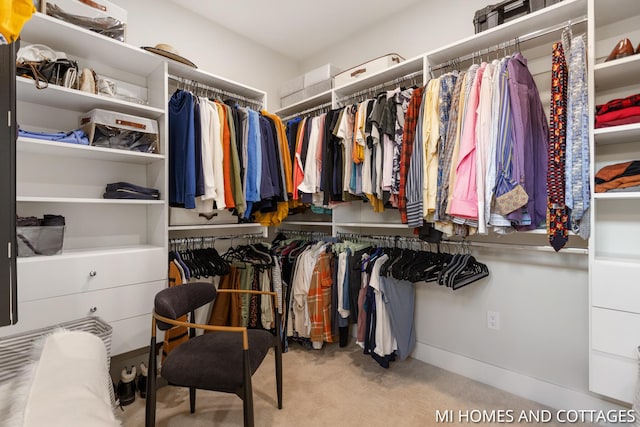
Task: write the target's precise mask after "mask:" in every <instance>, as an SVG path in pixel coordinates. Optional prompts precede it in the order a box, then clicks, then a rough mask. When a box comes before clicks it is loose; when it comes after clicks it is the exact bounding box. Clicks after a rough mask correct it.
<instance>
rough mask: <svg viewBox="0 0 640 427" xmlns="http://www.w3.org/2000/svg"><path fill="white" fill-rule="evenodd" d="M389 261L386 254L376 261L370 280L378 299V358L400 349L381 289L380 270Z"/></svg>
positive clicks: (375, 349) (376, 351) (376, 349)
mask: <svg viewBox="0 0 640 427" xmlns="http://www.w3.org/2000/svg"><path fill="white" fill-rule="evenodd" d="M388 259H389V256H388V255H386V254H385V255H382V256H381V257H379V258H378V259H376V260H375V263H374V264H373V269H372V270H371V278H370V279H369V286H371V287H372V288H373V292H374V295H375V299H376V348H374V349H373V351H374V352H375V353H376V354H377V355H378V356H387V355H389V354H391V353H393V352H394V351H395V350H397V349H398V345H397V343H396V338H395V336H394V335H393V333H392V332H391V318H390V317H389V312H388V311H387V305H386V304H385V303H384V294H383V293H382V290H381V289H380V268H381V267H382V264H384V263H385V262H386V261H387V260H388Z"/></svg>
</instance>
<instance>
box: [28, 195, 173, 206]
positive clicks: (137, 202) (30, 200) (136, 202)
mask: <svg viewBox="0 0 640 427" xmlns="http://www.w3.org/2000/svg"><path fill="white" fill-rule="evenodd" d="M16 202H18V203H84V204H101V205H164V203H165V201H164V200H138V199H97V198H90V197H40V196H18V197H16Z"/></svg>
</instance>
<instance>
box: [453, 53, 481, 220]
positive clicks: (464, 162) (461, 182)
mask: <svg viewBox="0 0 640 427" xmlns="http://www.w3.org/2000/svg"><path fill="white" fill-rule="evenodd" d="M486 65H487V64H486V63H483V64H482V65H480V66H479V68H478V70H477V72H476V74H475V76H474V80H473V84H472V85H471V90H470V92H469V98H468V100H467V104H466V108H467V112H466V115H465V121H464V125H463V131H462V135H461V137H460V157H459V160H458V165H457V166H456V176H457V180H456V183H455V187H454V188H453V197H452V198H451V202H450V206H449V214H450V215H452V216H459V217H463V218H471V219H477V218H478V199H477V194H478V193H477V187H476V157H475V156H476V124H477V120H478V105H479V103H480V86H481V82H482V75H483V74H484V68H485V67H486Z"/></svg>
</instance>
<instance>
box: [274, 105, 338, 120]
mask: <svg viewBox="0 0 640 427" xmlns="http://www.w3.org/2000/svg"><path fill="white" fill-rule="evenodd" d="M332 105H333V103H331V102H325V103H324V104H320V105H316V106H315V107H311V108H307V109H306V110H302V111H299V112H297V113H295V114H290V115H288V116H286V117H284V118H283V119H282V121H283V122H286V121H287V120H290V119H293V118H294V117H300V116H308V115H310V113H313V112H315V111H321V112H322V111H323V110H328V109H330V108H331V106H332Z"/></svg>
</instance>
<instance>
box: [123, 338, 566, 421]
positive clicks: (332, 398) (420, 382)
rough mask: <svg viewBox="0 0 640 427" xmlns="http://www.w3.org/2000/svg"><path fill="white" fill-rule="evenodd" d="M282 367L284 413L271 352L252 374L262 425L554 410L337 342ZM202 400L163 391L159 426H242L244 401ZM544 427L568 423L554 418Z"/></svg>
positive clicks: (289, 358)
mask: <svg viewBox="0 0 640 427" xmlns="http://www.w3.org/2000/svg"><path fill="white" fill-rule="evenodd" d="M283 365H284V381H283V382H284V397H283V409H282V410H278V409H277V406H276V386H275V368H274V359H273V355H272V354H269V355H268V356H267V358H266V360H265V361H264V362H263V364H262V366H261V367H260V368H259V369H258V371H257V372H256V373H255V375H254V376H253V391H254V410H255V424H256V426H278V427H288V426H291V427H293V426H295V427H299V426H305V427H307V426H323V427H326V426H343V427H348V426H367V427H377V426H380V427H389V426H402V427H412V426H416V427H423V426H435V425H440V424H443V422H437V421H436V411H439V412H440V413H441V414H442V413H444V411H449V410H450V411H452V413H451V415H452V418H451V421H452V422H451V423H449V424H450V425H459V424H474V425H498V424H499V423H498V422H495V423H489V422H480V423H474V422H472V420H477V417H479V416H481V415H480V413H479V412H474V413H472V412H471V411H476V410H478V411H483V410H486V411H488V412H486V413H485V414H486V415H485V416H491V415H494V416H496V417H497V416H499V415H500V414H502V415H503V416H505V417H508V415H509V414H510V415H511V416H513V417H514V418H515V421H514V424H518V423H517V419H518V417H520V416H521V414H522V413H523V411H526V412H525V414H529V412H528V411H532V412H531V414H534V415H538V416H543V415H544V414H545V413H544V412H542V411H545V410H549V408H546V407H544V406H541V405H538V404H537V403H535V402H531V401H529V400H526V399H522V398H520V397H517V396H514V395H512V394H510V393H507V392H504V391H501V390H498V389H496V388H493V387H490V386H487V385H484V384H482V383H479V382H476V381H473V380H470V379H468V378H465V377H462V376H460V375H456V374H453V373H450V372H448V371H445V370H442V369H439V368H436V367H434V366H432V365H428V364H426V363H423V362H420V361H417V360H414V359H407V360H406V361H403V362H400V361H397V362H392V364H391V367H390V369H383V368H381V367H380V366H379V365H378V364H377V363H376V362H375V361H374V360H373V359H372V358H371V357H370V356H365V355H363V354H362V351H361V349H360V347H357V346H355V345H351V346H349V347H347V348H342V349H341V348H339V346H338V345H335V344H333V345H326V346H325V348H324V349H322V350H305V349H303V348H302V347H300V346H299V345H298V344H293V346H292V347H291V349H290V351H289V352H288V353H285V354H284V355H283ZM197 394H198V397H197V400H196V412H195V414H190V413H189V393H188V390H187V389H184V388H177V387H170V386H166V387H162V388H160V389H159V390H158V407H157V418H156V426H160V427H169V426H175V427H200V426H202V427H204V426H207V427H209V426H217V427H226V426H242V401H241V400H240V399H239V398H238V397H236V396H235V395H230V394H224V393H216V392H208V391H201V390H198V392H197ZM144 402H145V401H144V399H141V398H139V397H137V398H136V401H135V402H134V403H133V404H131V405H129V406H127V407H125V408H124V412H123V413H122V421H123V426H124V427H139V426H144ZM498 410H503V412H498ZM460 411H462V412H460ZM504 411H511V412H504ZM464 414H468V415H469V417H470V418H469V421H468V422H464V421H466V419H465V418H464ZM552 416H553V414H552ZM520 424H525V423H520ZM537 424H538V423H535V422H534V423H529V425H537ZM540 424H542V423H540ZM544 425H546V426H556V425H557V426H561V425H566V424H560V423H557V422H555V421H553V420H552V421H551V422H548V423H544ZM573 425H576V424H573Z"/></svg>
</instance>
